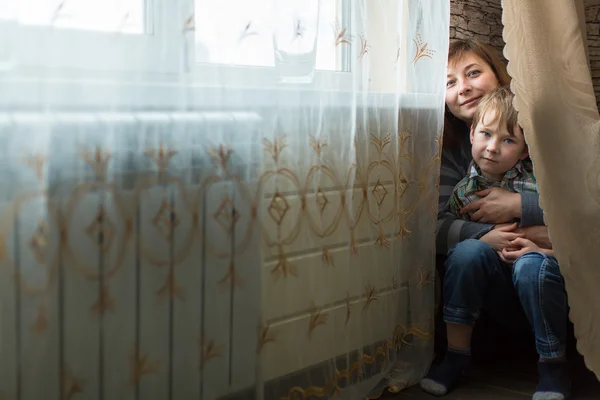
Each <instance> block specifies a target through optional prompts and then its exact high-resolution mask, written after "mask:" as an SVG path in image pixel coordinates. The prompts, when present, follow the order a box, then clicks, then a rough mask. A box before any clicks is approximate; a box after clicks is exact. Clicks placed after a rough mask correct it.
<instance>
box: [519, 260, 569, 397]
mask: <svg viewBox="0 0 600 400" xmlns="http://www.w3.org/2000/svg"><path fill="white" fill-rule="evenodd" d="M512 279H513V284H514V286H515V289H516V291H517V294H518V296H519V299H520V301H521V304H522V306H523V310H524V311H525V315H526V316H527V319H528V320H529V323H530V324H531V327H532V328H533V332H534V335H535V344H536V349H537V352H538V354H539V355H540V362H539V364H538V370H539V373H540V382H539V384H538V388H537V390H536V393H535V394H534V397H533V398H534V399H535V400H563V399H566V398H568V396H569V392H570V387H569V386H570V381H569V379H568V374H567V363H566V360H565V351H566V344H567V321H568V306H567V294H566V290H565V281H564V278H563V277H562V275H561V273H560V269H559V266H558V262H557V261H556V259H555V258H554V257H552V256H548V255H545V254H541V253H528V254H525V255H523V256H521V257H520V258H518V259H517V260H516V261H515V263H514V266H513V272H512Z"/></svg>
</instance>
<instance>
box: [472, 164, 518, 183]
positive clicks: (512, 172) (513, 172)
mask: <svg viewBox="0 0 600 400" xmlns="http://www.w3.org/2000/svg"><path fill="white" fill-rule="evenodd" d="M524 173H525V168H524V167H523V162H522V161H521V160H519V161H518V162H517V164H516V165H515V166H514V167H512V168H511V169H509V170H508V171H506V173H505V174H504V177H503V178H502V179H503V180H504V179H512V178H515V177H517V176H519V175H520V174H524ZM477 176H480V177H483V174H482V173H481V168H479V165H477V163H476V162H475V161H473V160H471V165H470V167H469V178H474V177H477Z"/></svg>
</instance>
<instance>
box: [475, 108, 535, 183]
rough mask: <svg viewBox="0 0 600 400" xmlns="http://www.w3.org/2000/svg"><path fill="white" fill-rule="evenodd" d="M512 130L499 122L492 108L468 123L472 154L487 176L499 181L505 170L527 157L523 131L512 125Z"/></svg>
mask: <svg viewBox="0 0 600 400" xmlns="http://www.w3.org/2000/svg"><path fill="white" fill-rule="evenodd" d="M501 125H503V126H501ZM513 133H514V135H511V134H510V133H509V132H508V129H507V127H506V124H500V118H496V112H495V111H493V110H490V111H489V112H487V113H486V114H485V115H483V116H482V118H481V120H480V121H478V122H477V125H476V126H475V127H471V145H472V147H471V154H472V155H473V160H474V161H475V162H476V163H477V165H478V166H479V168H480V169H481V172H482V174H483V176H485V177H486V178H488V179H491V180H494V181H500V180H502V178H503V177H504V174H505V173H506V171H508V170H509V169H511V168H512V167H514V166H515V165H516V164H517V162H518V161H519V160H524V159H525V158H527V156H528V153H527V147H526V145H525V138H524V137H523V131H522V130H521V128H520V127H519V126H518V125H515V127H514V129H513Z"/></svg>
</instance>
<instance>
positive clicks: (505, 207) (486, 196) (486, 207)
mask: <svg viewBox="0 0 600 400" xmlns="http://www.w3.org/2000/svg"><path fill="white" fill-rule="evenodd" d="M476 195H477V196H478V197H481V198H480V199H479V200H477V201H474V202H473V203H471V204H468V205H466V206H465V207H463V209H462V210H460V213H461V214H465V213H471V212H473V213H474V214H473V216H472V217H471V221H475V222H487V223H491V224H503V223H505V222H510V221H512V220H513V219H515V218H521V195H520V194H519V193H512V192H509V191H508V190H505V189H501V188H498V187H495V188H491V189H486V190H482V191H480V192H477V193H476Z"/></svg>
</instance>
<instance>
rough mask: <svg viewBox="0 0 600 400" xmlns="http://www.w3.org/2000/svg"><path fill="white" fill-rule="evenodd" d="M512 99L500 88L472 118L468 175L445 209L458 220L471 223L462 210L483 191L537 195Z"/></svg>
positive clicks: (478, 108) (483, 103) (504, 89)
mask: <svg viewBox="0 0 600 400" xmlns="http://www.w3.org/2000/svg"><path fill="white" fill-rule="evenodd" d="M512 98H513V95H512V94H511V93H510V91H509V90H508V89H506V88H499V89H496V90H493V91H491V92H490V93H488V94H487V95H486V96H484V97H483V98H482V99H481V101H480V103H479V105H478V106H477V111H476V112H475V115H474V117H473V126H472V127H471V145H472V147H471V153H472V156H473V161H472V162H471V165H470V166H469V172H468V174H467V176H465V177H464V178H463V179H462V180H461V181H460V182H459V183H458V184H457V185H456V186H455V187H454V191H453V192H452V196H450V200H449V204H448V208H449V211H450V212H451V213H452V214H454V215H455V216H456V217H457V218H461V219H465V220H469V221H470V220H471V217H472V213H464V214H463V213H461V210H462V209H463V207H465V206H466V205H467V204H470V203H472V202H474V201H476V200H479V197H478V196H477V195H476V193H477V192H480V191H482V190H485V189H491V188H492V187H500V188H502V189H506V190H509V191H511V192H518V193H521V192H537V185H536V181H535V177H534V175H533V171H532V166H531V162H530V161H529V160H527V161H525V160H526V159H527V158H528V156H529V153H528V149H527V145H526V144H525V138H524V137H523V132H522V131H521V128H520V127H519V125H518V124H517V112H516V110H515V109H514V108H513V106H512Z"/></svg>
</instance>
